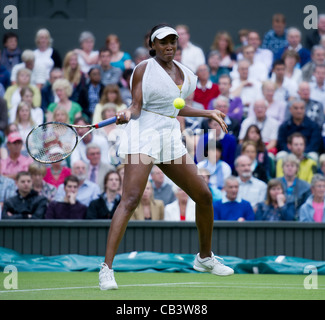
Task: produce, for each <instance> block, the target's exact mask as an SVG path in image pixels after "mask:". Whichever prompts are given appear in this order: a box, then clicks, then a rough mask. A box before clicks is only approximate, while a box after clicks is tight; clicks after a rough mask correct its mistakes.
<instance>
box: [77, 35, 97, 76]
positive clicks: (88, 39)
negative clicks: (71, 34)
mask: <svg viewBox="0 0 325 320" xmlns="http://www.w3.org/2000/svg"><path fill="white" fill-rule="evenodd" d="M79 44H80V49H75V50H74V52H75V53H77V54H78V63H79V65H80V69H81V72H83V73H84V74H88V72H89V70H90V68H91V66H93V65H95V64H97V63H98V51H96V50H94V47H95V37H94V35H93V34H92V33H91V32H89V31H84V32H82V33H81V34H80V37H79Z"/></svg>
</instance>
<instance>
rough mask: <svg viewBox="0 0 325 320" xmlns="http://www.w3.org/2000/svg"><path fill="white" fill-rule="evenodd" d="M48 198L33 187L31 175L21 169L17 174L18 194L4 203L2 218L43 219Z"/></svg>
mask: <svg viewBox="0 0 325 320" xmlns="http://www.w3.org/2000/svg"><path fill="white" fill-rule="evenodd" d="M46 207H47V199H46V198H45V197H43V196H39V195H38V193H37V192H36V191H35V190H33V189H32V178H31V175H30V174H29V173H28V172H26V171H21V172H19V173H18V175H17V195H15V196H13V197H11V198H9V199H7V200H6V201H5V202H4V204H3V210H2V219H43V218H44V215H45V211H46Z"/></svg>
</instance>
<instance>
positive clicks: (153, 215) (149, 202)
mask: <svg viewBox="0 0 325 320" xmlns="http://www.w3.org/2000/svg"><path fill="white" fill-rule="evenodd" d="M164 209H165V208H164V202H163V201H162V200H157V199H155V198H154V196H153V188H152V184H151V182H150V181H148V182H147V185H146V188H145V189H144V192H143V195H142V197H141V200H140V203H139V205H138V207H137V208H136V209H135V211H134V213H133V215H132V217H131V219H130V220H164Z"/></svg>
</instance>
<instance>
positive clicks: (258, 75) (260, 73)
mask: <svg viewBox="0 0 325 320" xmlns="http://www.w3.org/2000/svg"><path fill="white" fill-rule="evenodd" d="M254 56H255V48H254V47H253V46H252V45H247V46H244V48H243V57H244V59H246V60H248V61H249V62H250V66H249V70H248V77H249V79H254V80H256V81H261V82H262V81H265V80H266V79H267V78H268V69H267V67H266V65H265V63H262V62H260V61H255V59H254ZM230 76H231V77H232V78H233V79H235V78H238V77H239V74H238V65H237V64H235V65H234V67H233V70H232V72H231V73H230Z"/></svg>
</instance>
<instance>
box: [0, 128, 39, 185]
mask: <svg viewBox="0 0 325 320" xmlns="http://www.w3.org/2000/svg"><path fill="white" fill-rule="evenodd" d="M22 147H23V140H22V138H21V136H20V134H19V132H12V133H10V134H9V135H8V141H7V148H8V157H7V158H6V159H2V160H1V170H2V174H3V175H4V176H6V177H8V178H12V179H16V175H17V174H18V172H20V171H28V167H29V165H30V164H31V163H32V162H33V160H32V158H31V157H25V156H23V155H22V154H21V151H22Z"/></svg>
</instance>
